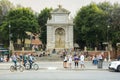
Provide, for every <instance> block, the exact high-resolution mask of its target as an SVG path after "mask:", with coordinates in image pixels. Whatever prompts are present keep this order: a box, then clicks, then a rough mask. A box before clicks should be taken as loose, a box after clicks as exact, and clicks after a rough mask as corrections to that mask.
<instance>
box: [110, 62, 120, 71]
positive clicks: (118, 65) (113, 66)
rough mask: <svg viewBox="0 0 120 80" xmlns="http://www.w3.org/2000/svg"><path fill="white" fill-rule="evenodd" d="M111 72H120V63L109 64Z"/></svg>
mask: <svg viewBox="0 0 120 80" xmlns="http://www.w3.org/2000/svg"><path fill="white" fill-rule="evenodd" d="M108 68H109V70H115V71H119V72H120V61H112V62H111V63H110V64H109V67H108Z"/></svg>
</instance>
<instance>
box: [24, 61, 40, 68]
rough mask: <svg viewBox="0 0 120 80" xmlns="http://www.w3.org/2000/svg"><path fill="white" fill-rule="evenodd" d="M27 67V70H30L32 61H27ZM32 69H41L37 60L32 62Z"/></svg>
mask: <svg viewBox="0 0 120 80" xmlns="http://www.w3.org/2000/svg"><path fill="white" fill-rule="evenodd" d="M25 69H26V70H30V63H26V65H25ZM31 69H34V70H38V69H39V66H38V64H37V63H35V62H33V63H32V68H31Z"/></svg>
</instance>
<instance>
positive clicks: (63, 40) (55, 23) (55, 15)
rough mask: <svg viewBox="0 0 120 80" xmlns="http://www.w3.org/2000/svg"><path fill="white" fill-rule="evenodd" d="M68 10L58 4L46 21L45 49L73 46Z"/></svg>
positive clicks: (71, 24)
mask: <svg viewBox="0 0 120 80" xmlns="http://www.w3.org/2000/svg"><path fill="white" fill-rule="evenodd" d="M69 14H70V12H69V11H68V10H66V9H64V8H62V6H60V5H59V7H58V8H56V9H54V10H53V11H52V12H51V16H52V18H51V19H50V20H48V21H47V49H70V48H73V20H72V19H71V20H70V18H69Z"/></svg>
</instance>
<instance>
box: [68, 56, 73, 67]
mask: <svg viewBox="0 0 120 80" xmlns="http://www.w3.org/2000/svg"><path fill="white" fill-rule="evenodd" d="M68 63H69V67H70V68H71V65H72V55H71V54H70V55H68Z"/></svg>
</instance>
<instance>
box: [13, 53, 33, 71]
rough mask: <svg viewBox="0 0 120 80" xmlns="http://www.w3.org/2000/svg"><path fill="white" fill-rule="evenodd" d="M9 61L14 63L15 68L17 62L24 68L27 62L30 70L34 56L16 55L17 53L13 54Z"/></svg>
mask: <svg viewBox="0 0 120 80" xmlns="http://www.w3.org/2000/svg"><path fill="white" fill-rule="evenodd" d="M11 59H12V61H13V63H14V65H15V66H17V62H19V63H20V64H23V66H24V67H25V66H26V63H27V62H29V64H30V69H31V68H32V64H33V63H34V60H35V58H34V56H33V54H26V53H25V54H24V55H22V54H20V55H18V54H17V53H14V54H13V55H12V56H11Z"/></svg>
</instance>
